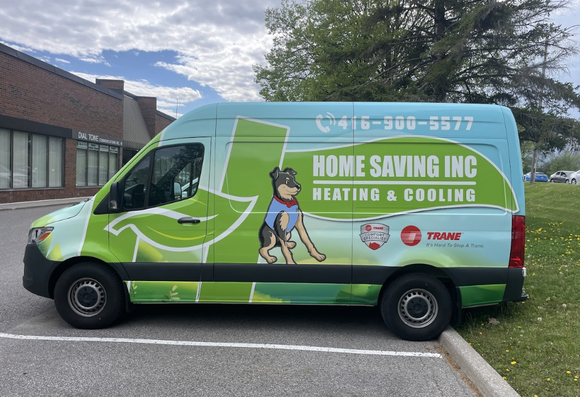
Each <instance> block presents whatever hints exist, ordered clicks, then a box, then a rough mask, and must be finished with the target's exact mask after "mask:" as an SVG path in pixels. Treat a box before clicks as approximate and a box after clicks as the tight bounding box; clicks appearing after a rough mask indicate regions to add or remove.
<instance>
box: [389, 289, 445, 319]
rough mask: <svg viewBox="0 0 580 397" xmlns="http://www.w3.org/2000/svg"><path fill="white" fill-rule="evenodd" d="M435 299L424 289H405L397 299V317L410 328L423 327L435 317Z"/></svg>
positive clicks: (437, 309)
mask: <svg viewBox="0 0 580 397" xmlns="http://www.w3.org/2000/svg"><path fill="white" fill-rule="evenodd" d="M438 311H439V307H438V305H437V299H435V297H434V296H433V294H431V293H430V292H429V291H426V290H424V289H412V290H409V291H407V292H406V293H405V294H404V295H403V296H401V299H399V317H400V318H401V320H402V321H403V322H404V323H405V324H406V325H408V326H409V327H411V328H425V327H427V326H428V325H429V324H431V323H432V322H433V321H435V318H436V317H437V313H438Z"/></svg>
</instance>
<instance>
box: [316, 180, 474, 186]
mask: <svg viewBox="0 0 580 397" xmlns="http://www.w3.org/2000/svg"><path fill="white" fill-rule="evenodd" d="M312 183H313V184H315V185H419V186H423V185H434V186H437V185H442V186H447V185H453V186H474V185H475V184H476V182H471V181H465V182H447V181H441V182H439V181H331V180H328V181H325V180H316V181H313V182H312Z"/></svg>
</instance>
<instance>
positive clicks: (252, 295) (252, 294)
mask: <svg viewBox="0 0 580 397" xmlns="http://www.w3.org/2000/svg"><path fill="white" fill-rule="evenodd" d="M255 290H256V282H253V283H252V291H251V292H250V300H249V303H252V300H253V299H254V291H255Z"/></svg>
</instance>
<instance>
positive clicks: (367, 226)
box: [365, 225, 373, 232]
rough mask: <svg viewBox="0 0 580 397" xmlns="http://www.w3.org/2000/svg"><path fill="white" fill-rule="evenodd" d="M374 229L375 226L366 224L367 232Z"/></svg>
mask: <svg viewBox="0 0 580 397" xmlns="http://www.w3.org/2000/svg"><path fill="white" fill-rule="evenodd" d="M372 229H373V227H372V226H371V225H366V226H365V230H366V231H367V232H370V231H371V230H372Z"/></svg>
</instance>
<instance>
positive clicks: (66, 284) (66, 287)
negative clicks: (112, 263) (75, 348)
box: [54, 262, 125, 329]
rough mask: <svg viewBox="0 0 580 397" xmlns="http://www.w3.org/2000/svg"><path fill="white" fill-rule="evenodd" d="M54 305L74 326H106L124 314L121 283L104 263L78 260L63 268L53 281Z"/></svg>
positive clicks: (86, 327)
mask: <svg viewBox="0 0 580 397" xmlns="http://www.w3.org/2000/svg"><path fill="white" fill-rule="evenodd" d="M54 304H55V306H56V310H57V311H58V313H59V314H60V316H61V317H62V318H63V320H65V321H66V322H67V323H69V324H70V325H72V326H73V327H76V328H85V329H94V328H105V327H108V326H109V325H111V324H113V323H114V322H116V321H117V320H119V319H120V318H121V317H122V315H123V313H124V307H125V295H124V291H123V283H122V281H121V280H120V279H119V277H118V276H117V274H116V273H115V271H113V269H111V268H109V267H108V266H106V265H103V264H100V263H93V262H84V263H79V264H77V265H74V266H73V267H71V268H69V269H67V270H65V272H64V273H63V274H62V275H61V276H60V278H59V279H58V281H57V282H56V286H55V289H54Z"/></svg>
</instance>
